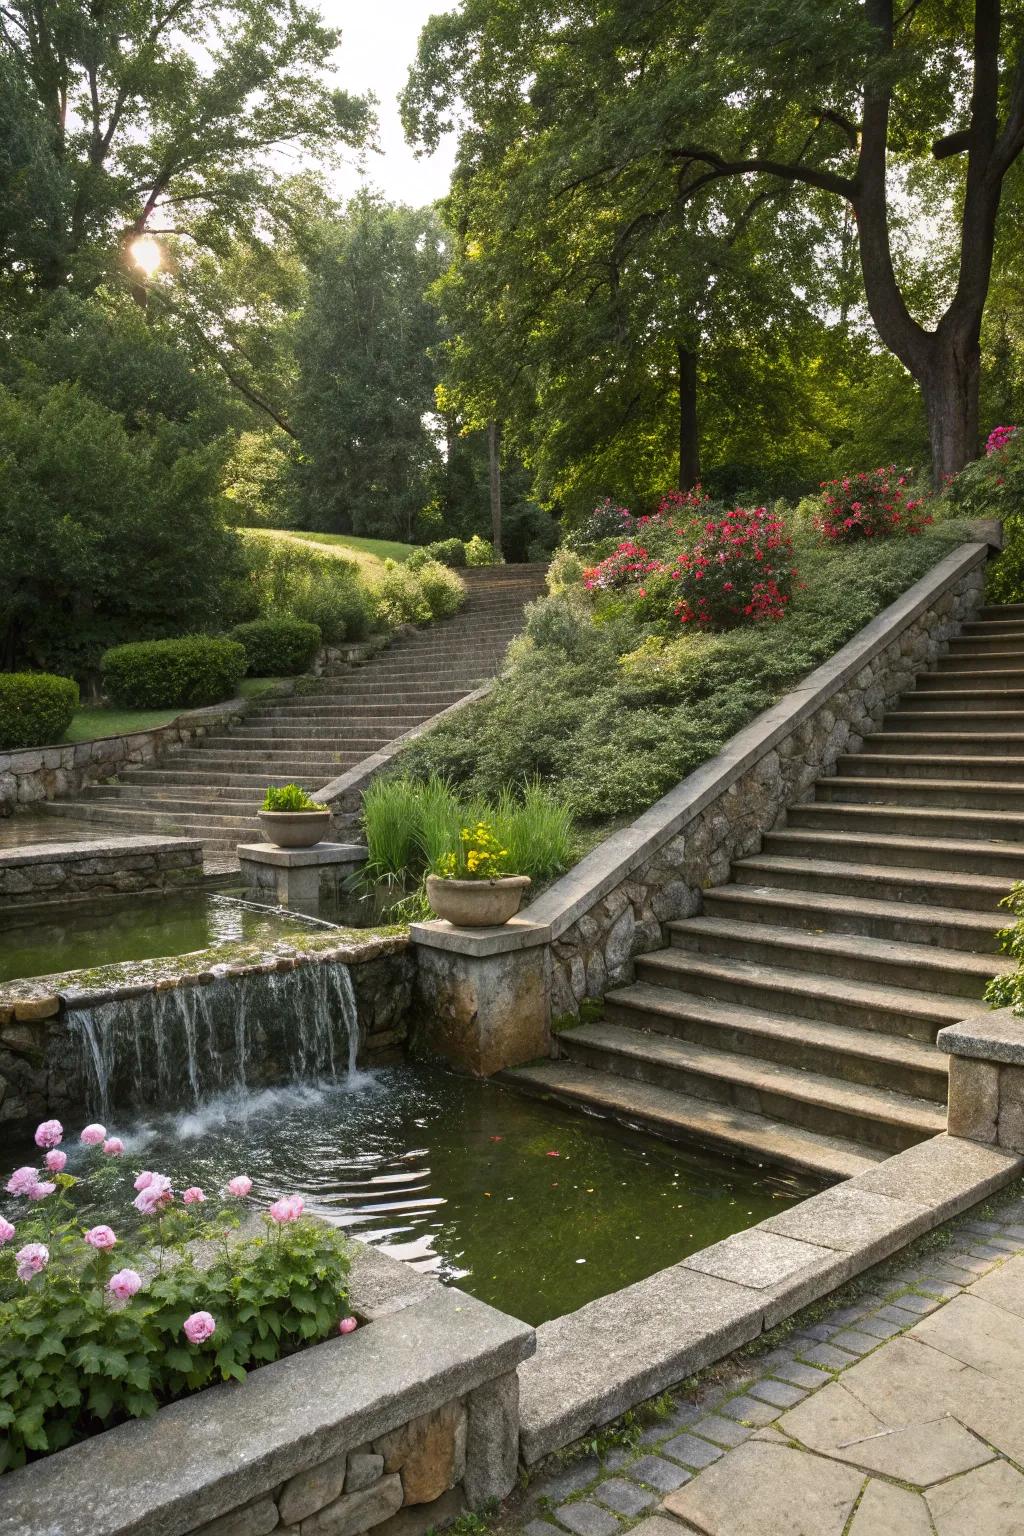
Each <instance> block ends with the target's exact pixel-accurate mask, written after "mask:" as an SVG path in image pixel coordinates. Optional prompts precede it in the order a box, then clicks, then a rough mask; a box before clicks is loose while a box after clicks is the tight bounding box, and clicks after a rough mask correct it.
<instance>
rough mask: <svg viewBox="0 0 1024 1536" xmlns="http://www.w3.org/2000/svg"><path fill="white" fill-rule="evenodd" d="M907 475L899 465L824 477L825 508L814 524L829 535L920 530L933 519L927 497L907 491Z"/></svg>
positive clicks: (860, 535)
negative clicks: (899, 470) (842, 476)
mask: <svg viewBox="0 0 1024 1536" xmlns="http://www.w3.org/2000/svg"><path fill="white" fill-rule="evenodd" d="M906 486H907V477H906V475H898V474H897V473H896V466H895V465H894V464H890V465H889V466H888V468H884V467H883V468H881V469H871V470H861V472H860V474H858V475H853V476H850V477H847V478H845V479H843V480H823V481H822V484H821V489H822V492H823V495H822V500H823V501H824V503H825V509H824V511H823V512H822V513H821V514H820V516H818V517H816V518H815V520H814V526H815V527H816V528H817V530H818V532H819V533H821V534H822V535H823V536H824V537H825V538H826V539H832V540H835V541H845V540H849V539H877V538H883V537H885V536H886V535H887V534H890V533H895V532H897V530H899V531H900V532H902V533H920V532H921V530H922V529H923V528H924V527H925V526H926V525H927V524H928V523H930V522H931V521H932V518H931V517H930V516H929V515H928V514H927V513H925V512H924V511H923V510H922V509H923V507H924V502H923V501H915V500H913V499H912V498H910V497H908V495H907V489H906Z"/></svg>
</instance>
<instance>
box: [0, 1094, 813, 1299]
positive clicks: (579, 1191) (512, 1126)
mask: <svg viewBox="0 0 1024 1536" xmlns="http://www.w3.org/2000/svg"><path fill="white" fill-rule="evenodd" d="M108 1128H109V1129H114V1127H113V1126H110V1127H108ZM116 1129H117V1131H118V1133H119V1134H120V1135H122V1136H124V1137H125V1140H126V1143H127V1154H128V1156H127V1159H126V1161H128V1162H130V1164H131V1168H132V1169H133V1170H137V1169H139V1168H143V1167H145V1168H152V1169H156V1170H157V1171H158V1172H161V1173H165V1174H168V1175H170V1176H171V1178H172V1180H173V1182H174V1185H175V1187H176V1188H182V1187H184V1186H186V1185H188V1184H192V1183H198V1184H200V1185H202V1186H203V1187H204V1188H205V1189H206V1190H207V1192H211V1191H213V1190H215V1189H218V1188H220V1187H222V1186H223V1185H224V1183H225V1182H226V1180H227V1179H228V1178H230V1177H231V1176H232V1175H234V1174H237V1173H248V1174H249V1175H250V1177H251V1178H252V1179H253V1180H254V1184H255V1188H254V1195H255V1196H257V1197H258V1198H259V1199H260V1200H261V1201H265V1202H267V1203H269V1202H270V1201H272V1200H273V1199H275V1198H276V1197H277V1196H278V1195H280V1194H286V1193H287V1194H290V1193H292V1192H297V1193H299V1194H301V1195H303V1196H304V1197H305V1200H306V1203H307V1206H308V1207H309V1208H310V1209H311V1210H313V1211H316V1212H317V1213H318V1214H320V1215H322V1216H324V1217H326V1218H327V1219H328V1220H330V1221H333V1222H336V1223H337V1224H338V1225H340V1226H342V1227H345V1228H346V1229H347V1230H349V1231H350V1232H352V1233H353V1234H354V1235H358V1236H359V1237H361V1238H364V1239H366V1240H367V1241H370V1242H373V1243H379V1244H381V1245H382V1246H384V1247H385V1248H386V1249H387V1250H388V1251H389V1252H390V1253H392V1254H393V1255H394V1256H395V1257H397V1258H401V1259H405V1260H407V1261H408V1262H410V1263H411V1264H414V1265H415V1266H416V1267H417V1268H419V1269H423V1270H427V1271H429V1272H431V1273H436V1274H437V1275H439V1276H440V1277H441V1278H443V1279H445V1280H446V1281H448V1282H450V1283H452V1284H455V1285H458V1286H460V1287H462V1288H463V1289H464V1290H467V1291H469V1292H471V1293H472V1294H473V1295H474V1296H479V1297H480V1298H482V1299H483V1300H484V1301H488V1302H491V1303H493V1305H495V1306H497V1307H500V1308H501V1309H502V1310H503V1311H506V1312H511V1313H512V1314H514V1315H515V1316H517V1317H521V1318H523V1319H524V1320H525V1321H526V1322H529V1323H534V1324H536V1323H541V1322H544V1321H545V1320H547V1319H548V1318H551V1317H557V1316H559V1315H561V1314H562V1313H564V1312H569V1311H572V1310H574V1309H575V1308H576V1307H579V1306H582V1305H583V1304H584V1303H585V1302H587V1301H590V1300H592V1299H593V1298H594V1297H595V1296H602V1295H605V1294H606V1293H608V1292H610V1291H615V1290H618V1289H619V1288H620V1287H622V1286H624V1285H629V1284H631V1283H632V1282H633V1281H634V1280H639V1279H642V1278H643V1277H644V1276H646V1275H649V1274H651V1273H652V1272H653V1271H654V1270H656V1269H661V1268H664V1267H665V1266H666V1265H668V1264H674V1263H678V1261H679V1260H680V1259H683V1258H685V1257H686V1256H687V1255H688V1254H691V1253H693V1252H695V1251H696V1250H697V1249H698V1248H704V1247H706V1246H707V1245H708V1244H709V1243H713V1242H715V1241H717V1240H718V1239H719V1238H721V1237H725V1236H727V1235H728V1234H729V1233H731V1232H735V1231H738V1230H739V1229H740V1228H743V1227H747V1226H750V1225H752V1224H753V1223H754V1222H757V1221H761V1220H763V1219H764V1218H765V1217H766V1216H769V1215H771V1214H772V1213H773V1212H775V1211H777V1210H779V1209H781V1208H783V1207H784V1206H786V1205H788V1204H790V1203H792V1202H793V1201H794V1200H796V1199H799V1198H802V1197H803V1196H804V1195H806V1194H807V1193H808V1190H807V1188H806V1187H803V1186H801V1185H799V1184H797V1183H796V1182H795V1181H793V1180H789V1179H787V1178H786V1177H785V1176H784V1175H780V1174H778V1173H768V1172H762V1171H759V1170H758V1169H755V1168H752V1167H749V1166H746V1165H744V1164H739V1163H737V1164H732V1163H728V1162H725V1161H723V1160H720V1159H718V1158H712V1157H704V1156H701V1155H700V1154H697V1153H689V1152H683V1151H680V1150H678V1149H675V1148H673V1147H670V1146H669V1145H667V1144H664V1143H661V1142H657V1141H654V1140H651V1139H648V1138H646V1137H641V1136H638V1135H636V1136H635V1135H632V1134H630V1133H629V1132H626V1131H623V1130H619V1129H617V1128H615V1127H614V1126H611V1125H610V1124H609V1123H608V1122H606V1121H601V1120H596V1119H593V1118H590V1117H587V1116H584V1115H575V1114H572V1113H570V1112H569V1111H566V1110H562V1109H559V1108H557V1107H554V1106H549V1105H547V1104H543V1103H540V1102H538V1101H536V1100H531V1099H526V1098H522V1097H520V1096H519V1095H518V1094H515V1093H513V1092H511V1091H509V1090H507V1089H503V1088H501V1087H500V1086H498V1085H496V1084H493V1083H482V1082H477V1081H472V1080H468V1079H465V1078H460V1077H455V1076H452V1075H449V1074H447V1073H444V1072H440V1071H435V1070H432V1069H427V1068H423V1067H414V1066H400V1067H394V1068H385V1069H381V1070H379V1071H376V1072H373V1073H359V1074H357V1077H356V1078H355V1080H354V1083H352V1084H351V1085H348V1086H334V1085H332V1086H330V1087H324V1088H315V1087H302V1088H297V1087H293V1088H284V1089H277V1090H269V1091H267V1092H264V1093H257V1094H251V1095H248V1096H241V1097H232V1096H225V1097H222V1098H220V1099H217V1100H214V1101H212V1102H210V1103H209V1104H207V1105H205V1106H203V1107H202V1108H201V1109H199V1110H196V1111H189V1112H185V1113H177V1114H174V1115H167V1116H160V1117H153V1118H150V1119H149V1120H147V1121H144V1122H143V1121H140V1122H138V1123H136V1124H135V1125H132V1126H128V1127H125V1126H124V1125H123V1124H119V1125H117V1127H116ZM13 1155H14V1154H12V1156H13ZM19 1160H23V1159H18V1158H15V1161H19ZM127 1172H128V1170H127V1169H126V1174H127Z"/></svg>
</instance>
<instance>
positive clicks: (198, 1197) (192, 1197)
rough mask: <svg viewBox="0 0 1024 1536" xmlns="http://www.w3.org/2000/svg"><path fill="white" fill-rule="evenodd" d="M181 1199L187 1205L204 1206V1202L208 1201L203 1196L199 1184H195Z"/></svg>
mask: <svg viewBox="0 0 1024 1536" xmlns="http://www.w3.org/2000/svg"><path fill="white" fill-rule="evenodd" d="M181 1198H182V1200H183V1201H184V1203H185V1204H186V1205H202V1203H203V1201H204V1200H205V1199H206V1196H205V1195H204V1194H203V1192H202V1190H201V1189H200V1188H199V1185H198V1184H193V1185H191V1186H190V1187H189V1188H188V1189H186V1190H185V1193H184V1194H183V1195H182V1197H181Z"/></svg>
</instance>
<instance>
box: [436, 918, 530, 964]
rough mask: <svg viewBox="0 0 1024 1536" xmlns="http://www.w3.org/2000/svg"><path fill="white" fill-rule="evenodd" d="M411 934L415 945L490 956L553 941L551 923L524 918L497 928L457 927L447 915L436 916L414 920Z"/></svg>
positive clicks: (478, 957) (477, 957)
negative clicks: (424, 919) (443, 916)
mask: <svg viewBox="0 0 1024 1536" xmlns="http://www.w3.org/2000/svg"><path fill="white" fill-rule="evenodd" d="M409 937H410V939H411V940H412V941H413V943H414V944H425V945H426V946H427V948H428V949H445V950H449V951H451V952H453V953H455V954H467V953H468V954H472V955H473V956H474V957H475V958H476V959H486V958H487V957H488V956H489V955H508V954H512V953H514V952H515V951H517V950H521V949H533V948H534V947H535V946H536V945H538V944H550V942H551V938H552V933H551V928H550V927H549V926H545V925H543V924H540V923H531V922H528V921H526V920H525V919H524V918H521V917H513V918H510V919H509V921H508V922H507V923H502V924H501V926H500V927H494V928H457V927H454V926H453V925H452V924H451V923H449V922H446V921H445V920H444V919H443V918H434V919H432V920H430V921H429V922H425V923H410V925H409ZM467 940H468V941H469V942H467Z"/></svg>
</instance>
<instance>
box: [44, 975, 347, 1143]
mask: <svg viewBox="0 0 1024 1536" xmlns="http://www.w3.org/2000/svg"><path fill="white" fill-rule="evenodd" d="M67 1023H68V1027H69V1029H70V1032H71V1035H72V1038H73V1039H74V1040H75V1041H76V1043H77V1049H78V1063H77V1070H78V1072H79V1073H80V1074H81V1080H82V1082H83V1083H84V1084H85V1089H86V1099H87V1105H88V1109H89V1112H90V1113H91V1114H97V1115H100V1116H108V1115H109V1114H110V1111H111V1109H112V1107H114V1106H115V1105H116V1106H118V1107H126V1108H127V1107H130V1108H134V1109H142V1108H147V1107H160V1108H168V1107H170V1106H174V1105H185V1104H199V1103H201V1102H202V1100H203V1099H205V1098H208V1097H209V1096H210V1095H212V1094H216V1093H223V1092H225V1091H226V1090H229V1089H236V1090H242V1091H245V1090H247V1089H250V1088H254V1087H263V1086H265V1085H266V1084H268V1083H281V1082H304V1081H312V1080H319V1079H323V1078H335V1077H337V1076H338V1075H339V1068H340V1067H342V1066H344V1067H345V1068H347V1071H348V1072H349V1073H350V1074H352V1073H354V1072H355V1069H356V1054H357V1052H358V1049H359V1021H358V1014H357V1009H356V997H355V990H354V988H353V986H352V977H351V975H350V973H349V969H348V967H347V966H346V965H341V964H338V963H336V962H328V963H324V964H321V965H303V966H299V967H298V968H297V969H296V970H294V971H283V972H279V971H273V972H270V973H269V974H266V975H264V974H249V975H245V976H226V977H220V978H218V979H217V980H216V981H213V982H210V983H209V984H208V985H206V986H188V987H173V988H171V989H169V990H167V991H165V992H146V993H144V994H143V995H142V996H140V997H132V998H119V999H118V1000H117V1001H112V1002H108V1003H101V1004H99V1005H98V1006H97V1007H95V1008H78V1009H72V1010H70V1011H69V1012H68V1014H67Z"/></svg>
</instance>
